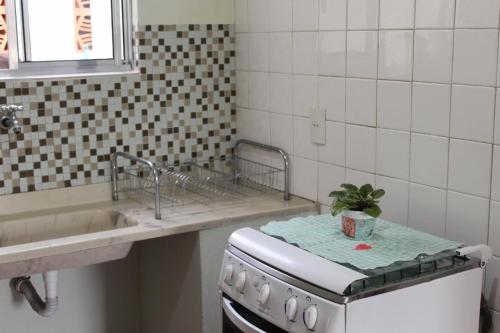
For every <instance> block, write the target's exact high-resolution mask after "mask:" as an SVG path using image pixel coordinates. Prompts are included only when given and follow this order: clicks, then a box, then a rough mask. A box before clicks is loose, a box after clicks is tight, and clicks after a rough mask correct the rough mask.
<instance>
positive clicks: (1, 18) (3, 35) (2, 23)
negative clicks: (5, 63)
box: [0, 0, 9, 53]
mask: <svg viewBox="0 0 500 333" xmlns="http://www.w3.org/2000/svg"><path fill="white" fill-rule="evenodd" d="M8 47H9V45H8V34H7V15H6V11H5V0H0V53H7V51H8Z"/></svg>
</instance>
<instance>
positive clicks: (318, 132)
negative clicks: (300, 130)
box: [311, 108, 326, 145]
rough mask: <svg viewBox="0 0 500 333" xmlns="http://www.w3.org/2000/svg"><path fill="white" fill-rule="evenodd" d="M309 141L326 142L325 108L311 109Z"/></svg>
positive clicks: (322, 143) (321, 143)
mask: <svg viewBox="0 0 500 333" xmlns="http://www.w3.org/2000/svg"><path fill="white" fill-rule="evenodd" d="M311 141H312V142H313V143H317V144H320V145H324V144H326V110H325V109H319V108H313V109H311Z"/></svg>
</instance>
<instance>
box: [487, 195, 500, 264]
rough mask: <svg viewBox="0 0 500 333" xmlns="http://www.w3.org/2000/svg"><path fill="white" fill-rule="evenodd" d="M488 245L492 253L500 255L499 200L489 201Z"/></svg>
mask: <svg viewBox="0 0 500 333" xmlns="http://www.w3.org/2000/svg"><path fill="white" fill-rule="evenodd" d="M488 245H489V246H490V247H491V249H492V251H493V254H494V255H496V256H500V202H498V201H490V233H489V240H488Z"/></svg>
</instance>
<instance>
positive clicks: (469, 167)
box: [448, 139, 492, 197]
mask: <svg viewBox="0 0 500 333" xmlns="http://www.w3.org/2000/svg"><path fill="white" fill-rule="evenodd" d="M491 155H492V146H491V145H490V144H486V143H478V142H472V141H464V140H456V139H451V141H450V161H449V163H450V167H449V171H448V172H449V180H448V188H449V189H450V190H454V191H458V192H463V193H468V194H472V195H478V196H482V197H489V195H490V183H491V160H492V156H491Z"/></svg>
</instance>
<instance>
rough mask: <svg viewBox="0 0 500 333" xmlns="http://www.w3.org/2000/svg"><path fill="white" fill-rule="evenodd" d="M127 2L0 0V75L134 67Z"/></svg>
mask: <svg viewBox="0 0 500 333" xmlns="http://www.w3.org/2000/svg"><path fill="white" fill-rule="evenodd" d="M132 33H133V28H132V18H131V0H0V77H4V78H6V77H19V76H47V75H65V74H76V75H78V74H89V73H109V72H124V71H130V70H132V69H133V56H134V53H133V47H132Z"/></svg>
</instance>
